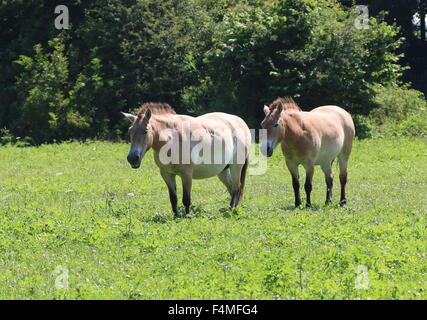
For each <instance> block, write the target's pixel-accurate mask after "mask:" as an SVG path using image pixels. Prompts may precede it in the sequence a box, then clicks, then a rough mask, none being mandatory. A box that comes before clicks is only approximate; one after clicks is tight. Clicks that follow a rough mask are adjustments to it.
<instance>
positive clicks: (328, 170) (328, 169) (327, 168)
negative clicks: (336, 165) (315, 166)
mask: <svg viewBox="0 0 427 320" xmlns="http://www.w3.org/2000/svg"><path fill="white" fill-rule="evenodd" d="M332 162H333V161H332ZM332 162H331V163H327V164H324V165H322V166H321V168H322V171H323V173H324V174H325V182H326V202H325V204H329V203H331V198H332V187H333V179H334V176H333V174H332Z"/></svg>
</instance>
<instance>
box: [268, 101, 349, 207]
mask: <svg viewBox="0 0 427 320" xmlns="http://www.w3.org/2000/svg"><path fill="white" fill-rule="evenodd" d="M264 113H265V119H264V120H263V121H262V123H261V126H262V127H263V128H264V129H267V142H266V145H261V150H262V151H263V153H265V155H266V156H268V157H271V156H272V154H273V150H274V148H275V147H276V146H277V145H278V144H281V147H282V152H283V155H284V156H285V159H286V166H287V167H288V169H289V171H290V173H291V176H292V185H293V188H294V193H295V206H296V207H298V206H300V204H301V198H300V192H299V173H298V166H299V165H303V166H304V168H305V171H306V180H305V184H304V189H305V192H306V195H307V203H306V205H307V207H309V206H311V199H310V193H311V190H312V184H311V181H312V178H313V173H314V166H315V165H320V167H321V168H322V170H323V172H324V174H325V181H326V187H327V189H326V190H327V191H326V203H330V202H331V197H332V184H333V175H332V162H333V161H334V159H335V158H337V157H338V163H339V167H340V183H341V200H340V204H341V205H344V204H345V203H346V195H345V186H346V183H347V162H348V159H349V157H350V153H351V148H352V144H353V139H354V134H355V129H354V124H353V119H352V118H351V116H350V114H349V113H347V112H346V111H345V110H344V109H341V108H339V107H337V106H323V107H319V108H316V109H313V110H311V111H310V112H303V111H301V109H300V108H299V107H298V106H297V105H296V103H295V102H294V101H293V100H292V99H290V98H286V99H284V98H278V99H277V100H275V101H274V102H273V103H271V104H270V106H269V107H267V106H264Z"/></svg>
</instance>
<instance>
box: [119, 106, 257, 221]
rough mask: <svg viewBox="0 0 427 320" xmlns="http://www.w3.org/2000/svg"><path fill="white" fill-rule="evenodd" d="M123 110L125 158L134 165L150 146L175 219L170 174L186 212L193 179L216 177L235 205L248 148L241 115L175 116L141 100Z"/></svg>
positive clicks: (231, 205)
mask: <svg viewBox="0 0 427 320" xmlns="http://www.w3.org/2000/svg"><path fill="white" fill-rule="evenodd" d="M123 114H124V115H125V116H126V117H127V118H128V119H129V120H130V121H131V122H132V126H131V127H130V128H129V132H130V137H131V148H130V152H129V155H128V157H127V159H128V162H129V163H130V164H131V166H132V168H135V169H137V168H139V166H140V164H141V159H142V158H143V157H144V155H145V154H146V152H147V151H148V150H149V149H153V151H154V160H155V162H156V165H157V166H158V167H159V169H160V174H161V176H162V178H163V180H164V181H165V183H166V185H167V187H168V190H169V198H170V202H171V205H172V210H173V212H174V214H175V216H176V217H178V216H179V214H178V205H177V202H178V201H177V193H176V182H175V177H176V176H180V177H181V180H182V188H183V200H182V202H183V204H184V207H185V213H186V214H188V213H189V211H190V204H191V186H192V180H193V179H205V178H210V177H213V176H218V178H219V179H220V180H221V182H222V183H223V184H224V185H225V186H226V187H227V190H228V192H229V193H230V195H231V202H230V207H231V208H235V207H236V206H237V205H238V204H239V202H240V199H241V197H242V195H243V188H244V184H245V176H246V171H247V167H248V156H249V150H250V146H251V133H250V131H249V128H248V127H247V125H246V123H245V122H244V121H243V120H242V119H240V118H239V117H237V116H233V115H230V114H226V113H219V112H215V113H208V114H205V115H202V116H200V117H196V118H195V117H190V116H186V115H179V114H176V113H175V111H174V110H173V109H172V107H171V106H170V105H168V104H164V103H148V104H145V105H144V106H143V108H142V109H141V111H140V112H139V113H138V115H132V114H128V113H123Z"/></svg>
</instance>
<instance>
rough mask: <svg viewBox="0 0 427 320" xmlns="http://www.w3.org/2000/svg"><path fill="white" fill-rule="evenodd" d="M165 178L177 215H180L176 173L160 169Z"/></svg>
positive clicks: (173, 208)
mask: <svg viewBox="0 0 427 320" xmlns="http://www.w3.org/2000/svg"><path fill="white" fill-rule="evenodd" d="M160 174H161V175H162V178H163V180H164V181H165V182H166V185H167V186H168V191H169V200H170V202H171V206H172V210H173V213H174V215H175V217H179V213H178V197H177V195H176V180H175V175H172V174H170V173H167V172H165V171H162V170H160Z"/></svg>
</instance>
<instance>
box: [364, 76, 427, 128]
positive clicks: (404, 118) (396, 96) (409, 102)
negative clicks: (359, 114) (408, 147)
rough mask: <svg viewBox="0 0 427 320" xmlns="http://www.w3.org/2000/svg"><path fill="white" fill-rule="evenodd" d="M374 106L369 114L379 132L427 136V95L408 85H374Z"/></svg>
mask: <svg viewBox="0 0 427 320" xmlns="http://www.w3.org/2000/svg"><path fill="white" fill-rule="evenodd" d="M372 89H373V90H374V92H375V96H374V99H373V101H374V103H375V105H376V107H375V109H373V110H372V111H371V113H370V114H369V120H370V121H371V122H372V123H373V125H374V127H375V128H376V131H378V135H380V136H381V135H385V136H425V135H426V132H427V102H426V100H425V98H424V95H423V94H422V93H421V92H419V91H417V90H413V89H409V88H408V87H407V86H400V87H399V86H392V85H388V86H382V85H378V84H377V85H374V86H372Z"/></svg>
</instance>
